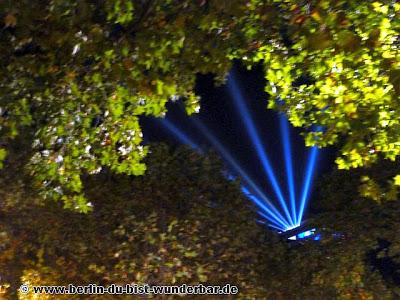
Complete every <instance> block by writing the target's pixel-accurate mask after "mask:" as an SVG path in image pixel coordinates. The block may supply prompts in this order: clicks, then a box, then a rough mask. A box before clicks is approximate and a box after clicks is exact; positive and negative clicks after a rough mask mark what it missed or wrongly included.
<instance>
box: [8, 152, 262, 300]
mask: <svg viewBox="0 0 400 300" xmlns="http://www.w3.org/2000/svg"><path fill="white" fill-rule="evenodd" d="M152 149H153V151H152V153H151V154H150V155H149V156H148V158H147V159H146V164H147V165H148V170H147V172H146V175H145V176H140V177H127V176H122V175H119V176H116V175H111V173H109V172H102V173H100V174H98V175H96V176H95V177H92V178H90V179H88V180H87V182H85V183H86V189H87V190H86V193H87V195H88V199H89V200H90V203H91V205H92V206H93V212H92V213H90V214H81V213H79V212H75V211H71V210H65V209H63V208H62V205H60V203H59V202H49V203H47V204H46V205H41V204H40V201H37V200H35V199H36V198H38V197H39V196H38V195H37V194H35V191H32V190H30V189H26V188H28V187H29V185H26V186H25V188H24V183H22V182H17V181H15V180H14V179H15V173H9V174H8V176H4V177H2V180H1V189H0V190H1V192H2V199H4V203H3V205H2V207H1V216H2V217H1V224H0V227H1V230H0V231H1V234H0V238H1V247H2V254H1V257H0V268H1V270H2V271H1V276H2V279H1V280H2V283H4V282H8V283H9V284H10V285H11V287H10V288H9V292H10V293H14V292H15V291H16V290H17V288H18V286H19V284H20V282H24V283H27V284H31V285H34V284H41V285H44V284H45V285H65V284H68V283H73V284H76V285H83V284H89V283H97V284H103V285H109V284H111V283H115V284H121V285H122V284H128V283H137V284H151V285H154V284H158V285H168V284H170V285H174V284H175V285H178V284H183V283H187V284H194V285H195V284H199V283H203V284H213V285H217V284H218V285H225V284H227V283H230V284H235V285H237V286H239V287H240V290H241V294H242V295H243V294H248V295H255V296H256V295H262V294H263V287H262V285H261V284H260V283H259V282H258V283H257V280H259V279H260V278H259V277H258V276H257V275H256V274H257V268H259V266H258V262H259V260H258V257H259V255H260V254H261V253H262V252H263V246H259V245H260V244H261V241H262V239H263V237H264V236H265V231H264V229H263V228H261V227H259V226H258V225H257V224H256V223H255V222H254V213H253V212H252V210H251V209H250V207H249V206H246V205H244V203H246V202H245V201H246V200H245V199H243V196H242V195H241V192H240V189H239V185H238V183H236V182H230V181H227V180H226V179H225V177H224V176H223V175H222V172H221V170H222V165H221V163H220V162H219V161H218V160H217V159H216V158H215V157H214V156H213V155H211V156H207V157H203V156H200V155H199V154H197V153H194V152H192V151H191V150H188V149H186V148H179V149H176V150H171V149H169V148H168V147H166V146H165V145H158V146H153V147H152ZM5 186H7V187H8V188H5ZM16 191H18V192H17V193H16ZM35 203H36V204H35ZM249 249H252V250H251V251H250V250H249ZM19 296H20V299H36V298H32V297H34V296H33V295H32V294H28V295H23V294H20V295H19ZM49 297H50V296H49ZM99 297H100V298H99V299H104V298H103V297H104V296H99ZM110 297H111V298H112V296H110ZM111 298H110V299H111ZM50 299H52V298H50ZM57 299H58V298H57ZM66 299H71V295H68V297H66Z"/></svg>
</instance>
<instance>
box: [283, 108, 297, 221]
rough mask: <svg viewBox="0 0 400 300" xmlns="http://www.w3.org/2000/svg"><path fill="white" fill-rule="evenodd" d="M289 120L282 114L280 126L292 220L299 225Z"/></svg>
mask: <svg viewBox="0 0 400 300" xmlns="http://www.w3.org/2000/svg"><path fill="white" fill-rule="evenodd" d="M288 123H289V122H288V120H287V118H286V117H285V116H284V115H283V114H281V115H280V116H279V124H280V129H281V138H282V144H283V152H284V156H285V167H286V175H287V184H288V189H289V198H290V210H291V213H292V220H293V222H294V223H295V224H297V216H296V196H295V195H296V192H295V186H294V175H293V163H292V151H291V145H290V129H289V124H288Z"/></svg>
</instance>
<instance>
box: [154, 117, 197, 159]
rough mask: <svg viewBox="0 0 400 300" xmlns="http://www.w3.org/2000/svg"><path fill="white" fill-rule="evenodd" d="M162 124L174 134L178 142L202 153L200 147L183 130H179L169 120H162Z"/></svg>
mask: <svg viewBox="0 0 400 300" xmlns="http://www.w3.org/2000/svg"><path fill="white" fill-rule="evenodd" d="M160 123H161V124H162V125H163V126H164V127H165V128H167V129H168V130H169V131H170V132H171V133H172V134H174V135H175V136H176V137H177V138H178V140H179V141H180V142H181V143H182V144H185V145H189V146H190V147H192V148H193V149H195V150H196V151H199V152H201V148H200V147H199V145H197V144H196V143H195V142H193V141H192V140H191V139H190V138H189V137H188V136H187V135H186V134H185V133H183V132H182V130H180V129H178V128H177V127H176V126H175V125H174V124H172V123H171V122H170V121H168V120H167V119H165V118H164V119H161V120H160Z"/></svg>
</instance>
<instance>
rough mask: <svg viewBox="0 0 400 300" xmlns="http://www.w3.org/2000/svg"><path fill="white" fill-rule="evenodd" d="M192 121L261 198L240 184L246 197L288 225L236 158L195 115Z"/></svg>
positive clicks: (275, 218) (272, 216)
mask: <svg viewBox="0 0 400 300" xmlns="http://www.w3.org/2000/svg"><path fill="white" fill-rule="evenodd" d="M193 121H194V124H195V126H196V127H197V128H198V129H199V130H200V131H201V132H202V133H203V134H204V136H205V137H206V138H207V139H208V140H209V141H210V143H212V144H213V146H214V147H215V148H216V149H217V150H218V151H219V152H220V153H221V155H222V157H223V158H224V159H225V160H226V161H227V162H228V163H229V164H230V165H231V167H233V169H234V170H235V171H236V172H237V173H238V174H239V175H240V177H241V178H242V179H243V180H244V181H245V183H246V185H248V186H249V187H250V188H251V189H252V190H253V191H254V192H255V193H256V194H257V196H258V197H260V198H261V199H262V201H261V200H260V199H258V198H257V197H255V196H252V194H251V193H250V191H249V190H248V189H247V188H246V187H244V186H242V191H243V192H245V193H247V195H248V198H250V199H251V200H252V201H253V202H254V203H255V204H256V205H257V206H258V207H260V208H262V209H263V210H264V211H265V212H266V213H268V215H269V216H270V217H269V218H268V219H269V220H270V219H271V218H272V219H274V220H276V221H278V222H280V223H281V224H282V223H283V224H285V227H288V226H290V224H288V222H287V221H286V220H285V218H284V217H283V216H282V215H281V214H280V213H279V211H278V210H277V209H276V208H275V206H274V205H273V204H272V203H271V202H270V200H269V199H268V198H267V197H266V196H265V195H264V193H263V192H262V191H261V190H260V189H259V188H258V187H257V185H256V184H255V183H254V182H253V180H251V178H250V176H249V175H247V173H246V172H245V171H244V170H243V169H242V168H241V167H240V165H239V164H238V163H237V162H236V160H235V159H234V158H233V157H232V155H231V154H230V153H229V152H228V151H227V150H226V149H225V147H224V146H222V145H221V144H220V143H219V142H218V140H217V139H216V138H215V137H214V136H213V134H212V133H211V132H210V131H209V130H208V129H207V127H206V126H205V125H204V124H202V122H201V121H200V120H198V119H197V118H196V117H193Z"/></svg>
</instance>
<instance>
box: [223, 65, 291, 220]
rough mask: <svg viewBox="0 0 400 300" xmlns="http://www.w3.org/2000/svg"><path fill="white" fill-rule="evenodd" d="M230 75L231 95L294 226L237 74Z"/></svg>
mask: <svg viewBox="0 0 400 300" xmlns="http://www.w3.org/2000/svg"><path fill="white" fill-rule="evenodd" d="M229 77H230V80H228V89H229V92H230V94H231V96H232V97H233V99H234V104H235V106H236V108H237V110H238V112H240V114H241V117H242V120H243V123H244V125H245V128H246V130H247V133H248V134H249V136H250V138H251V141H252V143H253V145H254V147H255V149H256V152H257V155H258V157H259V159H260V161H261V164H262V166H263V169H264V171H265V173H266V174H267V176H268V179H269V180H270V182H271V185H272V188H273V189H274V192H275V194H276V196H277V197H278V201H279V204H280V206H281V207H282V209H283V211H284V213H285V216H286V219H287V221H288V222H289V223H290V224H291V225H292V226H293V225H295V223H294V222H293V220H292V217H291V215H290V213H289V209H288V207H287V205H286V202H285V199H284V197H283V194H282V191H281V188H280V186H279V184H278V181H277V179H276V176H275V174H274V171H273V169H272V166H271V163H270V161H269V159H268V156H267V154H266V152H265V150H264V147H263V145H262V143H261V139H260V137H259V135H258V132H257V129H256V127H255V125H254V123H253V121H252V119H251V116H250V112H249V110H248V108H247V106H246V104H245V101H244V98H243V95H242V94H241V92H240V90H239V88H238V87H237V84H236V80H235V76H234V74H233V72H232V73H231V74H230V76H229Z"/></svg>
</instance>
